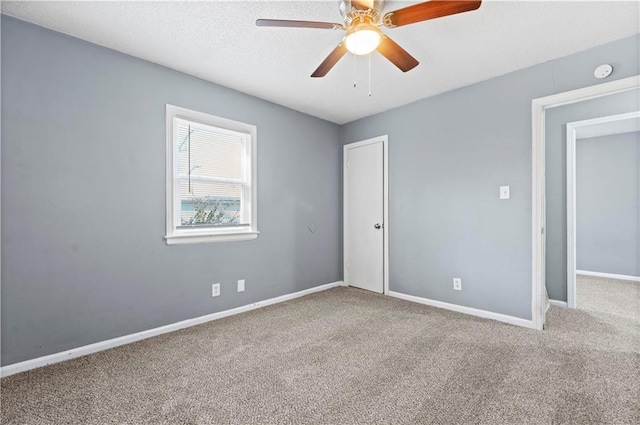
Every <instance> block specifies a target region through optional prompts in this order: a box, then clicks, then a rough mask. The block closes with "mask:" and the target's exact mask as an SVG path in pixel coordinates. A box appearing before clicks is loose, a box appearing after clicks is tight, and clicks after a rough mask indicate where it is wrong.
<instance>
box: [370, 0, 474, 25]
mask: <svg viewBox="0 0 640 425" xmlns="http://www.w3.org/2000/svg"><path fill="white" fill-rule="evenodd" d="M480 4H482V1H467V0H461V1H443V0H432V1H427V2H424V3H418V4H416V5H413V6H409V7H405V8H403V9H398V10H394V11H393V12H389V13H386V14H385V15H384V18H383V19H382V22H383V23H384V26H386V27H387V28H395V27H401V26H403V25H409V24H413V23H416V22H422V21H427V20H429V19H435V18H441V17H443V16H449V15H455V14H457V13H462V12H469V11H471V10H476V9H477V8H479V7H480Z"/></svg>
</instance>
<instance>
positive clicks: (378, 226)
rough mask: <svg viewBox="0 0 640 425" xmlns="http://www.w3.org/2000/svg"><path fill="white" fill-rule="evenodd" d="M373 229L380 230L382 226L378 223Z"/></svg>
mask: <svg viewBox="0 0 640 425" xmlns="http://www.w3.org/2000/svg"><path fill="white" fill-rule="evenodd" d="M373 227H375V228H376V229H379V228H380V227H381V226H380V223H376V224H375V225H374V226H373Z"/></svg>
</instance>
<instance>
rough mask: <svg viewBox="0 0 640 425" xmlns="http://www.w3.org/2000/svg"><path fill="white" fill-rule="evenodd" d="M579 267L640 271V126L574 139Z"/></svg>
mask: <svg viewBox="0 0 640 425" xmlns="http://www.w3.org/2000/svg"><path fill="white" fill-rule="evenodd" d="M576 207H577V208H576V248H577V250H576V253H577V268H578V270H587V271H593V272H601V273H613V274H621V275H626V276H640V132H633V133H624V134H615V135H609V136H603V137H593V138H590V139H580V140H578V143H577V145H576Z"/></svg>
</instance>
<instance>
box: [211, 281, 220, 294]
mask: <svg viewBox="0 0 640 425" xmlns="http://www.w3.org/2000/svg"><path fill="white" fill-rule="evenodd" d="M211 296H212V297H218V296H220V284H219V283H214V284H212V285H211Z"/></svg>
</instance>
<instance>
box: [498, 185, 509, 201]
mask: <svg viewBox="0 0 640 425" xmlns="http://www.w3.org/2000/svg"><path fill="white" fill-rule="evenodd" d="M510 198H511V188H510V186H500V199H510Z"/></svg>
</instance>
